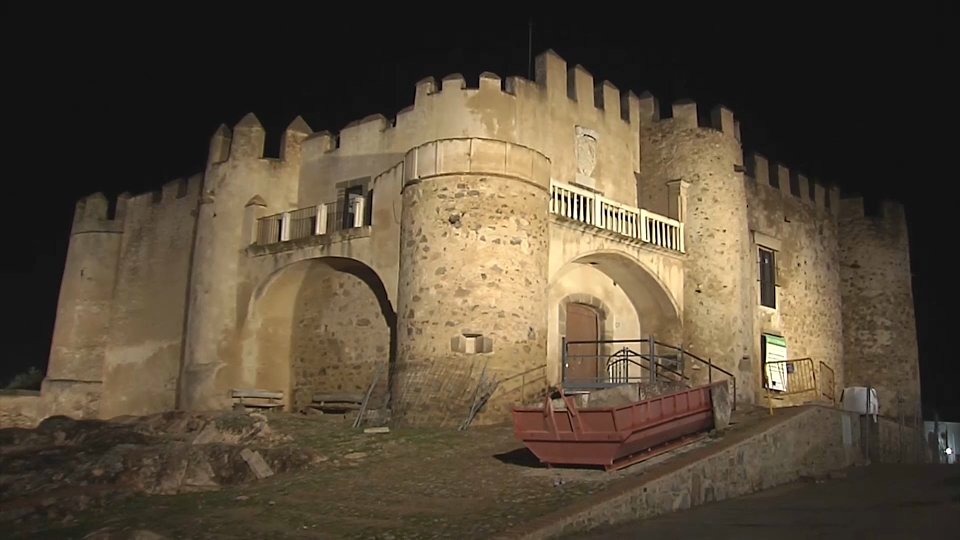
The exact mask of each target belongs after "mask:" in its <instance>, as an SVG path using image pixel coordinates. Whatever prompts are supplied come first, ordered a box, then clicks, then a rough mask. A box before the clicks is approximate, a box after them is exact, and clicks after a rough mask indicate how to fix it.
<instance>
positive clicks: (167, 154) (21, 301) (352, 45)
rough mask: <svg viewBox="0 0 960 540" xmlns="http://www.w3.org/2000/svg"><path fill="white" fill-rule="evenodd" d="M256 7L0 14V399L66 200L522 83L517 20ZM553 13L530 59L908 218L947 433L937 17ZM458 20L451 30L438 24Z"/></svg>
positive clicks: (33, 317) (25, 349) (467, 11)
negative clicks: (718, 119) (731, 134)
mask: <svg viewBox="0 0 960 540" xmlns="http://www.w3.org/2000/svg"><path fill="white" fill-rule="evenodd" d="M264 5H270V6H273V5H274V4H264ZM275 5H277V6H282V7H277V8H264V7H260V8H258V11H257V12H254V11H253V9H252V8H251V11H250V12H249V13H248V14H240V15H236V16H234V17H233V18H230V19H227V18H224V17H217V18H213V17H209V16H206V15H204V14H200V13H197V8H195V7H192V8H190V9H189V10H182V9H178V8H176V7H169V6H168V5H165V7H164V8H163V9H155V10H153V11H137V12H132V11H131V12H129V13H127V12H118V11H116V9H115V8H114V9H111V10H107V9H103V10H100V11H97V10H96V9H93V8H90V7H89V6H86V5H83V6H71V7H62V6H61V7H57V8H56V9H53V8H49V7H47V6H45V5H43V4H32V5H31V6H26V7H25V6H8V8H7V11H8V17H7V21H6V25H5V26H6V28H5V30H4V36H3V40H4V45H5V46H4V50H5V69H4V71H5V73H6V76H5V77H4V80H5V82H4V84H3V86H4V87H5V90H6V92H4V93H5V94H6V97H5V100H6V102H7V118H11V117H12V118H13V122H12V125H11V124H8V128H7V132H8V137H7V140H8V142H7V145H6V148H7V158H6V162H7V163H8V166H9V168H8V173H7V174H6V175H5V182H4V183H5V186H6V189H7V194H8V198H7V199H6V206H5V210H6V211H5V212H4V216H3V231H4V238H5V242H6V245H5V256H4V260H5V261H6V264H4V265H3V277H4V282H5V283H6V284H7V286H8V291H9V294H8V295H7V302H8V304H7V306H8V309H7V310H6V311H7V313H8V314H9V315H12V316H10V317H5V318H7V319H12V320H11V321H10V322H7V323H6V324H4V325H2V331H3V336H2V339H3V351H4V357H3V361H2V365H0V381H3V380H5V379H7V378H9V377H10V376H12V375H13V374H15V373H17V372H19V371H22V370H23V369H25V368H26V367H27V366H30V365H37V366H39V367H44V366H45V365H46V359H47V355H48V352H49V346H50V336H51V333H52V328H53V321H54V315H55V309H56V300H57V294H58V288H59V283H60V277H61V272H62V269H63V261H64V258H65V254H66V245H67V235H68V231H69V225H70V220H71V216H72V212H73V205H74V203H75V201H76V199H78V198H79V197H81V196H83V195H87V194H90V193H93V192H96V191H103V192H104V193H106V194H107V195H108V196H111V197H112V196H115V195H117V194H119V193H121V192H123V191H130V192H133V193H140V192H144V191H149V190H153V189H156V188H159V186H160V185H162V184H163V183H164V182H166V181H168V180H171V179H174V178H177V177H181V176H186V175H189V174H192V173H196V172H200V171H201V170H202V168H203V165H204V160H205V157H206V152H207V143H208V139H209V137H210V135H211V134H212V133H213V132H214V130H215V129H216V127H217V126H218V125H219V124H220V123H226V124H228V125H232V124H234V123H236V122H237V121H238V120H239V119H240V118H241V117H242V116H243V115H244V114H245V113H247V112H250V111H253V112H255V113H256V114H257V116H258V117H259V118H260V120H261V122H263V124H264V125H265V126H266V128H267V129H268V132H270V134H271V135H272V137H271V136H268V147H269V146H270V145H271V144H272V145H273V146H277V145H278V141H279V133H280V131H281V130H282V128H283V127H284V126H286V124H288V123H289V122H290V121H291V120H292V119H293V118H294V117H295V116H296V115H298V114H299V115H302V116H303V117H304V118H305V119H306V121H307V122H308V123H309V124H310V126H311V127H313V129H314V130H316V131H319V130H330V131H334V132H335V131H337V130H339V129H340V128H342V127H343V126H344V125H346V124H347V123H348V122H350V121H352V120H354V119H358V118H362V117H364V116H367V115H369V114H373V113H383V114H384V115H386V116H388V117H390V116H393V115H394V114H395V113H396V112H397V111H398V110H400V109H401V108H403V107H406V106H407V105H409V104H411V103H412V100H413V92H414V84H415V83H416V81H418V80H419V79H422V78H423V77H426V76H429V75H432V76H435V77H437V78H440V77H442V76H444V75H446V74H449V73H452V72H460V73H462V74H463V75H464V76H466V77H467V81H468V83H469V82H470V81H471V80H473V81H474V83H475V81H476V77H477V76H478V75H479V73H480V72H482V71H492V72H494V73H497V74H499V75H501V76H503V77H506V76H509V75H526V73H527V66H528V55H527V37H528V35H527V31H528V27H527V14H526V13H518V14H515V15H511V14H500V13H490V14H481V15H478V14H476V13H474V11H477V8H476V7H475V6H473V5H467V4H455V5H453V4H443V5H445V6H448V7H446V8H443V9H438V8H435V7H431V8H424V7H410V8H409V9H408V8H404V10H403V11H397V12H396V13H391V14H385V15H383V16H382V17H381V18H380V19H376V18H374V17H373V16H372V15H369V14H364V13H352V12H349V11H347V12H343V11H337V12H335V13H334V12H331V10H330V6H331V4H323V5H322V6H318V7H307V6H308V5H298V6H297V7H296V8H294V7H291V6H283V5H282V4H279V3H277V4H275ZM550 5H552V6H554V8H552V9H553V10H555V11H560V12H566V13H569V14H570V15H569V16H566V17H562V18H561V17H556V18H551V17H547V16H544V15H533V22H534V37H533V49H534V52H535V53H539V52H541V51H543V50H544V49H547V48H552V49H554V50H555V51H557V52H558V53H559V54H560V55H561V56H562V57H564V58H565V59H566V60H567V62H568V63H569V64H571V65H572V64H575V63H579V64H582V65H584V66H585V67H586V68H587V69H588V70H589V71H590V72H591V73H592V74H593V76H594V77H595V78H596V79H608V80H610V81H611V82H613V83H614V84H615V85H617V86H618V87H619V88H621V89H627V88H629V89H632V90H634V91H635V92H636V93H638V94H639V93H640V92H642V91H644V90H650V91H652V92H653V93H654V94H655V95H656V96H657V97H658V98H660V100H661V102H662V103H669V102H670V101H672V100H674V99H678V98H693V99H695V100H696V101H698V102H699V103H700V104H702V105H705V106H712V105H713V104H716V103H724V104H726V105H727V106H728V107H730V108H732V109H733V110H734V111H735V113H736V114H737V115H738V117H739V118H740V121H741V125H742V131H743V139H744V145H745V148H746V149H747V150H758V151H760V152H762V153H764V154H765V155H766V156H767V157H769V158H771V159H776V160H779V161H781V162H784V163H786V164H787V165H789V166H790V167H791V168H797V169H799V170H801V171H802V172H804V173H805V174H807V175H808V176H814V177H817V178H820V179H824V180H827V181H831V182H834V183H836V184H838V185H840V186H841V187H842V188H844V189H846V190H849V191H858V192H861V193H864V194H866V195H871V196H888V197H893V198H896V199H898V200H900V201H902V202H904V203H905V204H906V206H907V217H908V220H909V225H910V228H911V234H910V236H911V249H912V261H913V273H914V295H915V300H916V304H917V318H918V331H919V336H920V347H921V349H920V352H921V370H922V376H923V394H924V402H925V403H926V404H928V405H935V406H936V408H937V409H938V410H940V411H941V414H947V415H948V416H950V415H952V416H954V417H956V419H957V420H960V399H958V398H960V385H958V384H957V382H956V381H957V379H958V377H960V370H958V368H957V367H956V362H955V360H954V356H955V353H953V352H951V350H948V349H947V343H946V340H945V339H943V335H944V334H945V333H949V332H950V329H949V328H948V327H947V323H946V319H947V316H948V312H947V311H946V309H945V308H942V307H939V305H938V303H939V302H942V301H943V300H941V298H942V297H943V296H944V295H945V290H944V288H943V287H942V284H945V283H950V282H949V281H948V280H947V275H946V273H947V269H946V267H945V266H944V265H943V262H944V258H943V256H942V255H941V254H940V253H941V252H940V249H939V245H940V244H941V243H942V242H944V241H946V242H948V243H950V244H952V243H953V242H952V241H951V240H950V239H949V238H950V237H949V234H950V233H949V230H951V228H948V227H946V224H947V219H948V218H949V217H950V215H949V211H950V209H951V208H952V206H953V201H952V199H951V198H949V197H946V196H944V195H945V192H944V191H942V190H943V189H944V188H943V186H948V185H950V184H951V183H952V182H950V181H949V180H948V179H949V178H952V177H955V172H954V171H953V170H952V169H951V168H949V167H948V163H949V161H948V159H947V158H948V156H950V155H951V152H952V151H953V148H952V146H951V147H949V148H948V142H953V140H952V139H951V138H948V133H950V131H948V129H949V127H948V126H949V125H950V124H951V121H952V118H951V117H952V113H950V111H951V107H952V106H953V105H952V101H954V97H953V96H954V92H952V90H953V88H949V87H948V80H949V79H950V78H951V75H950V73H951V72H952V71H953V67H952V65H953V64H954V63H955V62H956V58H955V55H951V54H949V53H948V50H947V40H946V36H947V33H946V32H947V28H948V21H949V20H952V19H953V17H954V9H953V8H952V7H948V6H947V3H946V2H927V3H924V2H913V3H910V4H909V5H905V4H894V5H895V6H897V7H896V9H890V10H885V8H884V9H878V8H876V7H873V6H871V7H870V9H869V10H861V11H859V12H856V13H850V14H844V13H842V12H838V11H837V9H838V8H837V7H836V6H838V5H839V4H831V5H832V6H834V7H833V8H814V7H810V6H812V5H813V4H810V3H803V4H800V5H801V6H803V7H798V8H788V7H785V6H786V5H787V4H786V3H783V4H781V3H773V4H771V3H763V4H757V7H756V8H754V9H753V10H751V11H746V10H745V11H744V12H743V13H732V12H730V11H729V10H727V11H726V12H724V13H720V12H717V13H705V12H698V11H697V9H695V8H687V7H684V6H681V9H679V10H678V11H676V12H674V13H666V12H662V13H660V12H658V13H654V12H653V11H652V10H651V9H650V8H648V7H645V6H642V5H641V4H637V3H634V4H631V6H632V7H626V6H628V5H626V4H625V5H624V6H625V7H623V8H617V9H619V10H621V11H622V16H618V17H614V18H612V19H611V18H607V19H603V18H600V17H597V16H587V15H580V14H579V13H578V12H579V11H583V12H596V11H599V10H597V9H593V7H592V6H589V5H585V4H571V5H570V6H569V8H564V9H559V8H557V7H556V6H558V5H557V4H550ZM231 6H233V5H231ZM451 6H452V7H451ZM578 6H583V7H578ZM605 6H608V7H609V8H610V9H613V4H609V5H608V4H605ZM774 6H775V7H774ZM508 7H509V4H504V6H503V8H502V9H506V8H508ZM137 9H138V10H140V9H146V8H141V7H140V6H138V7H137ZM231 9H234V8H233V7H231ZM236 9H242V8H236ZM455 9H462V10H464V12H463V14H459V15H443V14H441V13H452V12H454V10H455ZM604 9H607V8H604ZM774 9H775V10H777V11H775V12H774V11H773V10H774ZM491 11H495V10H491Z"/></svg>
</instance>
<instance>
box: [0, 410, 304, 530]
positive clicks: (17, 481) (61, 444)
mask: <svg viewBox="0 0 960 540" xmlns="http://www.w3.org/2000/svg"><path fill="white" fill-rule="evenodd" d="M289 441H290V438H289V437H287V436H282V435H279V434H277V433H274V432H273V431H272V430H271V429H270V427H269V425H268V421H267V417H266V416H264V415H262V414H257V413H251V414H244V413H239V412H229V413H225V414H217V415H203V414H192V413H184V412H179V411H178V412H170V413H163V414H158V415H153V416H147V417H140V418H132V417H129V418H117V419H114V420H111V421H99V420H80V421H78V420H72V419H69V418H66V417H62V416H61V417H52V418H48V419H47V420H44V421H43V422H42V423H41V424H40V425H39V426H38V427H37V429H33V430H28V429H16V428H15V429H4V430H0V520H3V518H4V517H8V518H9V517H14V516H18V515H23V514H24V512H29V511H31V509H36V508H37V507H43V508H46V507H52V506H59V503H57V502H56V501H55V500H56V499H59V498H69V499H76V495H77V492H78V491H80V492H83V493H84V496H85V497H87V498H88V499H89V498H90V497H89V494H91V493H93V494H95V495H97V496H99V495H101V494H108V493H111V494H112V493H116V492H118V491H119V492H128V493H129V492H135V493H147V494H175V493H184V492H191V491H203V490H215V489H218V488H219V487H220V486H224V485H231V484H239V483H245V482H251V481H254V480H257V479H258V478H263V477H265V476H269V475H271V474H273V473H280V472H284V471H290V470H296V469H299V468H302V467H305V466H307V465H309V464H310V463H312V462H314V461H315V460H316V459H317V456H315V455H314V454H313V453H311V452H310V451H309V450H306V449H303V448H301V447H298V446H295V445H289V444H283V443H286V442H289ZM265 471H269V473H267V472H265ZM51 500H54V502H51ZM64 502H65V503H66V504H67V505H68V506H69V505H73V503H75V502H77V501H76V500H70V501H64ZM79 510H82V508H79Z"/></svg>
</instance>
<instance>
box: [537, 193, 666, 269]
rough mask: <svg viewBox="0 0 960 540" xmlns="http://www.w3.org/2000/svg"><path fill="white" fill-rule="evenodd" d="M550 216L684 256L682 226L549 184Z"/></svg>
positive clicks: (625, 206) (640, 211) (599, 197)
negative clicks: (613, 233) (583, 224)
mask: <svg viewBox="0 0 960 540" xmlns="http://www.w3.org/2000/svg"><path fill="white" fill-rule="evenodd" d="M550 212H551V213H554V214H557V215H558V216H563V217H566V218H570V219H573V220H576V221H579V222H581V223H586V224H587V225H592V226H594V227H597V228H600V229H604V230H607V231H611V232H615V233H617V234H621V235H623V236H626V237H629V238H633V239H637V240H640V241H642V242H647V243H650V244H653V245H655V246H659V247H662V248H664V249H669V250H671V251H677V252H680V253H684V246H683V223H681V222H679V221H677V220H675V219H670V218H668V217H666V216H661V215H660V214H656V213H654V212H650V211H648V210H644V209H642V208H634V207H633V206H628V205H625V204H620V203H618V202H614V201H611V200H610V199H607V198H605V197H603V196H601V195H598V194H596V193H593V192H590V191H587V190H585V189H581V188H578V187H575V186H571V185H568V184H562V183H560V182H551V183H550Z"/></svg>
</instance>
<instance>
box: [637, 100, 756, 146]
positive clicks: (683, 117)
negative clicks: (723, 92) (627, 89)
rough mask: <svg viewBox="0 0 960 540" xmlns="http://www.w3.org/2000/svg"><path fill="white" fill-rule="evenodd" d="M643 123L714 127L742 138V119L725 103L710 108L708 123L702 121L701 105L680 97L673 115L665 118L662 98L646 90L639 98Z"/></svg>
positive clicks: (683, 126)
mask: <svg viewBox="0 0 960 540" xmlns="http://www.w3.org/2000/svg"><path fill="white" fill-rule="evenodd" d="M637 100H638V102H639V110H640V122H641V125H645V126H648V127H653V126H654V125H656V124H661V123H664V124H669V125H671V127H673V128H674V129H698V128H699V129H712V130H715V131H719V132H721V133H724V134H727V135H731V136H733V137H734V138H735V139H736V140H738V141H739V140H740V121H739V120H737V119H736V117H735V116H734V114H733V111H731V110H730V109H728V108H727V107H726V106H724V105H716V106H714V107H713V108H712V109H710V121H709V123H707V124H706V125H704V123H703V122H701V121H700V114H699V106H698V105H697V102H695V101H693V100H691V99H678V100H677V101H674V102H673V104H671V106H670V111H671V116H670V117H669V118H664V117H662V116H661V114H660V100H658V99H657V97H656V96H654V95H653V94H651V93H650V92H644V93H643V94H641V95H640V96H639V97H638V98H637Z"/></svg>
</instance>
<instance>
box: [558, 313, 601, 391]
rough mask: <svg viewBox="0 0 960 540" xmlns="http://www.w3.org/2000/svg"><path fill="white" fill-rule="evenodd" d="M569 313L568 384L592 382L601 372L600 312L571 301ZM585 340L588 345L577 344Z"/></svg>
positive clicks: (566, 378)
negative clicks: (569, 382) (571, 382)
mask: <svg viewBox="0 0 960 540" xmlns="http://www.w3.org/2000/svg"><path fill="white" fill-rule="evenodd" d="M564 309H565V312H566V337H567V341H568V342H572V343H569V345H568V346H567V368H566V373H565V374H564V378H565V380H567V381H582V382H592V381H595V380H596V379H597V376H598V375H599V373H600V369H601V368H600V366H599V363H600V360H601V359H600V345H599V343H598V342H599V341H600V337H601V334H600V329H601V322H600V312H599V311H598V310H597V309H596V308H594V307H593V306H590V305H587V304H580V303H576V302H568V303H567V305H566V306H565V308H564ZM578 341H583V342H586V343H576V342H578Z"/></svg>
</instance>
